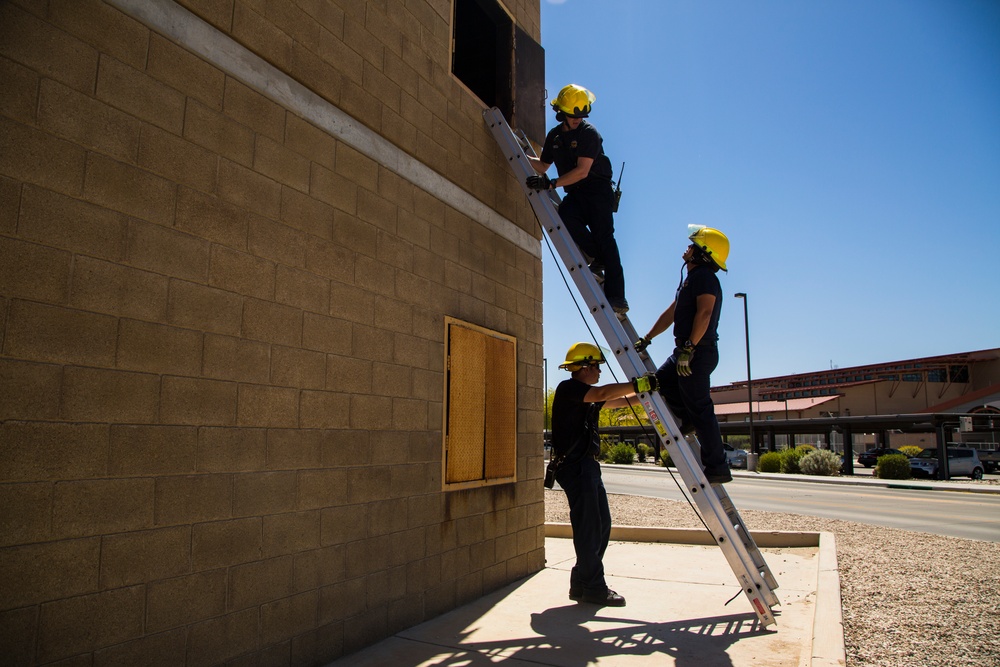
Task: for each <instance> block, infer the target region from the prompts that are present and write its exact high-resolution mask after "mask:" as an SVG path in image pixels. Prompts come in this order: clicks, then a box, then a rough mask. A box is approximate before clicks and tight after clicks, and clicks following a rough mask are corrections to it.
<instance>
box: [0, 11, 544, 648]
mask: <svg viewBox="0 0 1000 667" xmlns="http://www.w3.org/2000/svg"><path fill="white" fill-rule="evenodd" d="M120 4H121V5H123V6H122V8H119V5H120ZM125 4H127V3H119V2H118V1H117V0H45V1H42V0H16V1H14V2H0V81H2V82H3V84H2V85H3V94H2V95H0V527H2V530H0V572H3V575H4V576H3V577H0V627H2V628H3V632H2V633H0V654H2V655H3V660H2V662H4V663H5V664H6V663H10V664H18V665H22V664H23V665H35V664H39V665H40V664H49V663H57V662H58V663H60V664H66V665H70V664H73V665H76V664H80V665H94V666H97V667H99V666H104V665H115V664H143V665H161V664H162V665H180V664H183V665H218V664H233V665H237V664H281V665H291V666H298V665H311V664H326V663H327V662H330V661H332V660H334V659H336V658H339V657H341V656H344V655H346V654H347V653H349V652H351V651H353V650H357V649H359V648H362V647H363V646H365V645H367V644H369V643H372V642H375V641H378V640H379V639H382V638H384V637H385V636H387V635H388V634H390V633H393V632H396V631H399V630H401V629H403V628H405V627H408V626H409V625H412V624H415V623H419V622H422V621H424V620H426V619H428V618H430V617H432V616H434V615H436V614H440V613H444V612H446V611H448V610H450V609H452V608H454V607H455V606H456V605H458V604H461V603H463V602H465V601H467V600H470V599H473V598H475V597H476V596H479V595H482V594H484V593H486V592H488V591H491V590H494V589H496V588H499V587H501V586H504V585H506V584H508V583H510V582H512V581H514V580H516V579H518V578H520V577H523V576H525V575H527V574H529V573H530V572H532V571H535V570H537V569H539V568H541V567H542V566H543V562H544V560H543V558H544V552H543V545H544V536H543V531H542V530H541V529H540V526H541V525H542V521H543V504H542V503H543V499H542V498H543V496H542V493H541V486H540V478H541V475H542V465H541V456H540V454H541V452H540V449H539V448H538V442H539V440H538V431H539V430H540V428H541V423H542V418H541V405H542V386H541V385H542V384H543V378H542V376H541V374H540V372H539V370H538V367H539V366H540V361H541V341H542V330H541V266H540V260H539V258H538V256H537V253H533V252H531V251H529V250H526V249H524V247H521V246H519V245H517V244H515V243H513V242H511V241H509V240H508V238H509V235H506V236H505V235H503V234H498V233H497V232H496V231H493V230H491V229H490V228H488V227H486V226H484V225H482V224H480V222H477V221H476V220H473V219H471V218H470V217H469V215H470V213H469V212H468V211H466V212H462V211H459V210H456V209H455V208H453V206H452V204H449V203H448V202H447V201H443V200H441V199H438V195H434V194H431V192H432V191H434V187H432V186H431V185H429V184H428V179H431V180H434V182H435V183H436V182H437V180H436V179H443V180H442V182H443V183H444V184H445V185H446V186H447V187H448V188H452V187H457V188H460V189H464V190H465V192H466V193H467V194H468V195H470V196H472V197H475V198H477V199H478V200H479V201H480V202H483V203H484V204H485V205H486V206H488V207H490V208H492V209H493V210H494V211H495V212H496V214H497V216H494V217H504V218H506V219H507V220H510V221H512V223H507V222H505V221H501V223H502V224H504V225H508V224H513V225H515V226H516V227H520V228H521V230H523V231H526V232H527V233H528V234H529V235H530V234H535V235H537V231H536V225H535V221H534V218H533V216H532V214H531V211H530V207H528V206H527V204H526V202H524V201H522V199H523V198H522V197H521V195H520V189H519V188H518V187H517V186H516V183H514V182H513V181H512V180H511V179H512V175H511V173H510V172H509V169H508V167H507V165H506V163H505V160H503V159H502V156H500V155H499V153H498V151H497V150H496V147H495V146H494V145H493V141H492V139H491V138H490V137H489V134H488V132H487V131H486V129H485V128H484V126H483V122H482V117H481V110H482V107H481V104H480V103H479V102H478V100H475V99H474V98H472V96H471V95H470V94H469V93H468V92H467V91H466V89H465V88H464V87H463V86H461V85H459V84H458V83H457V82H456V80H455V79H454V78H453V77H452V76H451V74H450V53H449V49H450V40H451V29H450V26H451V12H452V5H451V3H442V2H437V1H435V0H415V1H407V2H397V1H392V2H369V3H361V2H355V1H353V0H330V1H328V2H326V1H325V2H299V1H297V0H273V1H271V0H175V1H174V2H170V1H167V2H163V3H161V5H158V6H160V7H161V8H162V9H163V10H164V11H165V12H167V13H168V14H170V13H171V12H173V11H178V12H181V10H183V11H182V12H181V13H179V14H178V15H177V16H175V17H174V18H173V19H171V20H174V19H176V21H179V23H178V24H177V25H186V24H184V21H189V20H191V21H204V22H205V23H207V24H208V25H210V26H212V29H213V30H214V31H217V32H201V31H194V30H192V31H187V30H184V29H180V30H178V31H177V32H174V33H171V30H173V28H171V27H170V26H167V27H157V26H155V25H154V23H155V20H156V19H155V18H152V19H149V20H150V22H151V24H150V25H146V24H145V23H144V20H146V19H139V18H136V17H133V16H131V15H130V14H129V9H128V7H126V6H124V5H125ZM538 7H539V3H538V1H537V0H529V1H528V2H520V3H514V4H513V5H510V4H509V3H508V5H507V8H508V9H509V10H510V11H512V12H513V15H514V19H515V21H516V22H517V23H518V25H520V26H521V27H523V28H525V29H526V30H528V31H529V33H530V34H533V35H536V36H537V35H538V34H539V33H540V29H539V26H538V12H539V9H538ZM168 23H169V22H168ZM172 25H173V24H172ZM188 27H190V26H188ZM198 35H207V37H205V38H204V39H208V40H209V42H208V43H207V44H206V43H201V42H199V41H198V40H200V39H202V37H199V36H198ZM200 52H201V53H205V54H206V55H199V53H200ZM227 54H239V58H238V59H239V62H241V63H253V64H252V66H251V67H250V68H249V69H241V67H236V66H234V67H228V66H227V65H226V64H225V63H226V60H225V58H226V57H228V56H227ZM255 57H260V58H262V59H263V61H261V62H255V61H254V60H253V58H255ZM272 68H273V69H272ZM248 72H249V74H248ZM261 76H262V77H264V81H263V84H262V81H261V80H259V79H257V78H256V77H261ZM302 90H305V91H307V92H309V93H311V94H313V95H314V96H310V97H309V98H308V99H309V100H310V106H309V107H308V108H304V107H301V106H296V105H295V104H294V103H288V102H287V100H288V99H289V98H288V97H287V96H286V93H289V92H296V91H302ZM282 100H285V101H282ZM286 105H287V106H286ZM335 113H346V114H347V115H348V118H349V123H348V125H349V127H346V128H341V127H339V126H338V127H337V129H345V132H344V133H343V134H340V135H335V133H331V132H330V131H328V130H327V129H324V128H330V127H331V124H330V122H331V121H330V119H331V118H339V116H335V115H331V114H335ZM339 122H340V121H339V120H338V121H336V123H339ZM336 123H334V125H336ZM370 134H371V135H373V136H377V137H378V139H379V142H378V143H370V142H369V140H368V139H367V137H368V136H369V135H370ZM366 142H368V143H366ZM373 147H374V148H373ZM413 160H415V161H416V162H417V163H418V165H419V166H421V167H422V168H426V173H425V175H424V176H420V177H419V178H418V177H415V176H413V175H412V174H409V175H407V172H406V170H404V169H402V166H406V165H407V164H409V163H410V161H413ZM410 179H413V180H410ZM446 198H447V197H446ZM453 203H454V202H453ZM456 205H459V206H461V204H460V203H459V204H456ZM472 215H474V214H472ZM449 316H450V317H456V318H460V319H465V320H467V321H470V322H471V323H473V324H476V325H478V326H483V327H489V328H492V329H495V330H497V331H499V332H501V333H503V334H506V335H510V336H513V337H514V338H516V339H517V342H518V345H517V354H518V360H517V361H518V423H517V434H518V451H517V457H518V461H517V470H518V476H517V481H516V482H513V483H511V484H508V485H505V486H503V487H500V488H493V487H487V488H476V489H466V490H463V491H459V492H454V491H450V490H446V489H444V488H443V482H442V479H441V475H442V472H441V470H442V458H443V456H444V453H443V437H442V428H443V414H444V410H445V399H446V393H445V392H446V390H445V383H446V379H447V372H448V369H447V365H446V357H445V347H446V341H445V338H444V336H445V333H444V332H445V327H444V321H445V317H449Z"/></svg>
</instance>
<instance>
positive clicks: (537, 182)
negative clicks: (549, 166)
mask: <svg viewBox="0 0 1000 667" xmlns="http://www.w3.org/2000/svg"><path fill="white" fill-rule="evenodd" d="M555 183H556V182H555V181H554V180H549V177H548V176H546V175H545V174H536V175H534V176H528V178H526V179H525V180H524V184H525V185H527V186H528V187H529V188H531V189H532V190H551V189H552V188H553V187H554V186H555Z"/></svg>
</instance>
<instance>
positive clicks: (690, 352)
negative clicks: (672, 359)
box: [674, 347, 694, 377]
mask: <svg viewBox="0 0 1000 667" xmlns="http://www.w3.org/2000/svg"><path fill="white" fill-rule="evenodd" d="M674 356H676V357H677V374H678V375H680V376H681V377H688V376H689V375H691V360H692V359H694V347H679V348H677V349H676V350H674Z"/></svg>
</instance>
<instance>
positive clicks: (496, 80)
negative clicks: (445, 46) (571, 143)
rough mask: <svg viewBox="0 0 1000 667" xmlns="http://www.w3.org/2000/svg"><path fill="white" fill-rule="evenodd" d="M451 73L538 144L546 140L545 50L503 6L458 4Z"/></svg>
mask: <svg viewBox="0 0 1000 667" xmlns="http://www.w3.org/2000/svg"><path fill="white" fill-rule="evenodd" d="M452 37H453V38H454V41H453V51H452V61H451V71H452V73H453V74H454V75H455V77H456V78H457V79H458V80H459V81H461V82H462V83H463V84H464V85H465V87H466V88H468V89H469V91H471V92H472V94H473V95H475V96H476V97H478V98H479V100H480V101H481V102H482V103H483V104H484V105H485V106H487V107H497V108H498V109H500V111H501V112H503V115H504V117H505V118H506V119H507V122H508V123H510V125H511V127H514V128H517V129H520V130H522V131H524V133H525V134H526V135H527V136H528V138H529V139H531V140H533V141H534V142H535V143H538V144H539V145H540V144H541V142H542V140H543V139H544V138H545V109H546V105H545V50H544V49H542V47H541V45H540V44H539V43H538V42H536V41H534V40H533V39H532V38H531V37H530V36H529V35H528V34H527V33H526V32H525V31H524V30H522V29H521V27H520V26H516V25H514V21H513V20H512V19H511V17H510V15H509V14H508V13H507V12H506V11H505V10H504V9H503V7H502V6H501V5H500V4H499V3H498V2H497V0H455V12H454V23H453V26H452Z"/></svg>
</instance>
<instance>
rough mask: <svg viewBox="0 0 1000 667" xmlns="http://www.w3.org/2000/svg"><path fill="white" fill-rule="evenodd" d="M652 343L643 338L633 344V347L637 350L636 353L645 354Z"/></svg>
mask: <svg viewBox="0 0 1000 667" xmlns="http://www.w3.org/2000/svg"><path fill="white" fill-rule="evenodd" d="M652 342H653V341H652V340H650V339H649V338H645V337H643V338H640V339H639V340H637V341H635V342H634V343H632V347H634V348H635V351H636V352H639V353H640V354H641V353H642V352H644V351H645V350H646V348H647V347H649V344H650V343H652Z"/></svg>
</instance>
